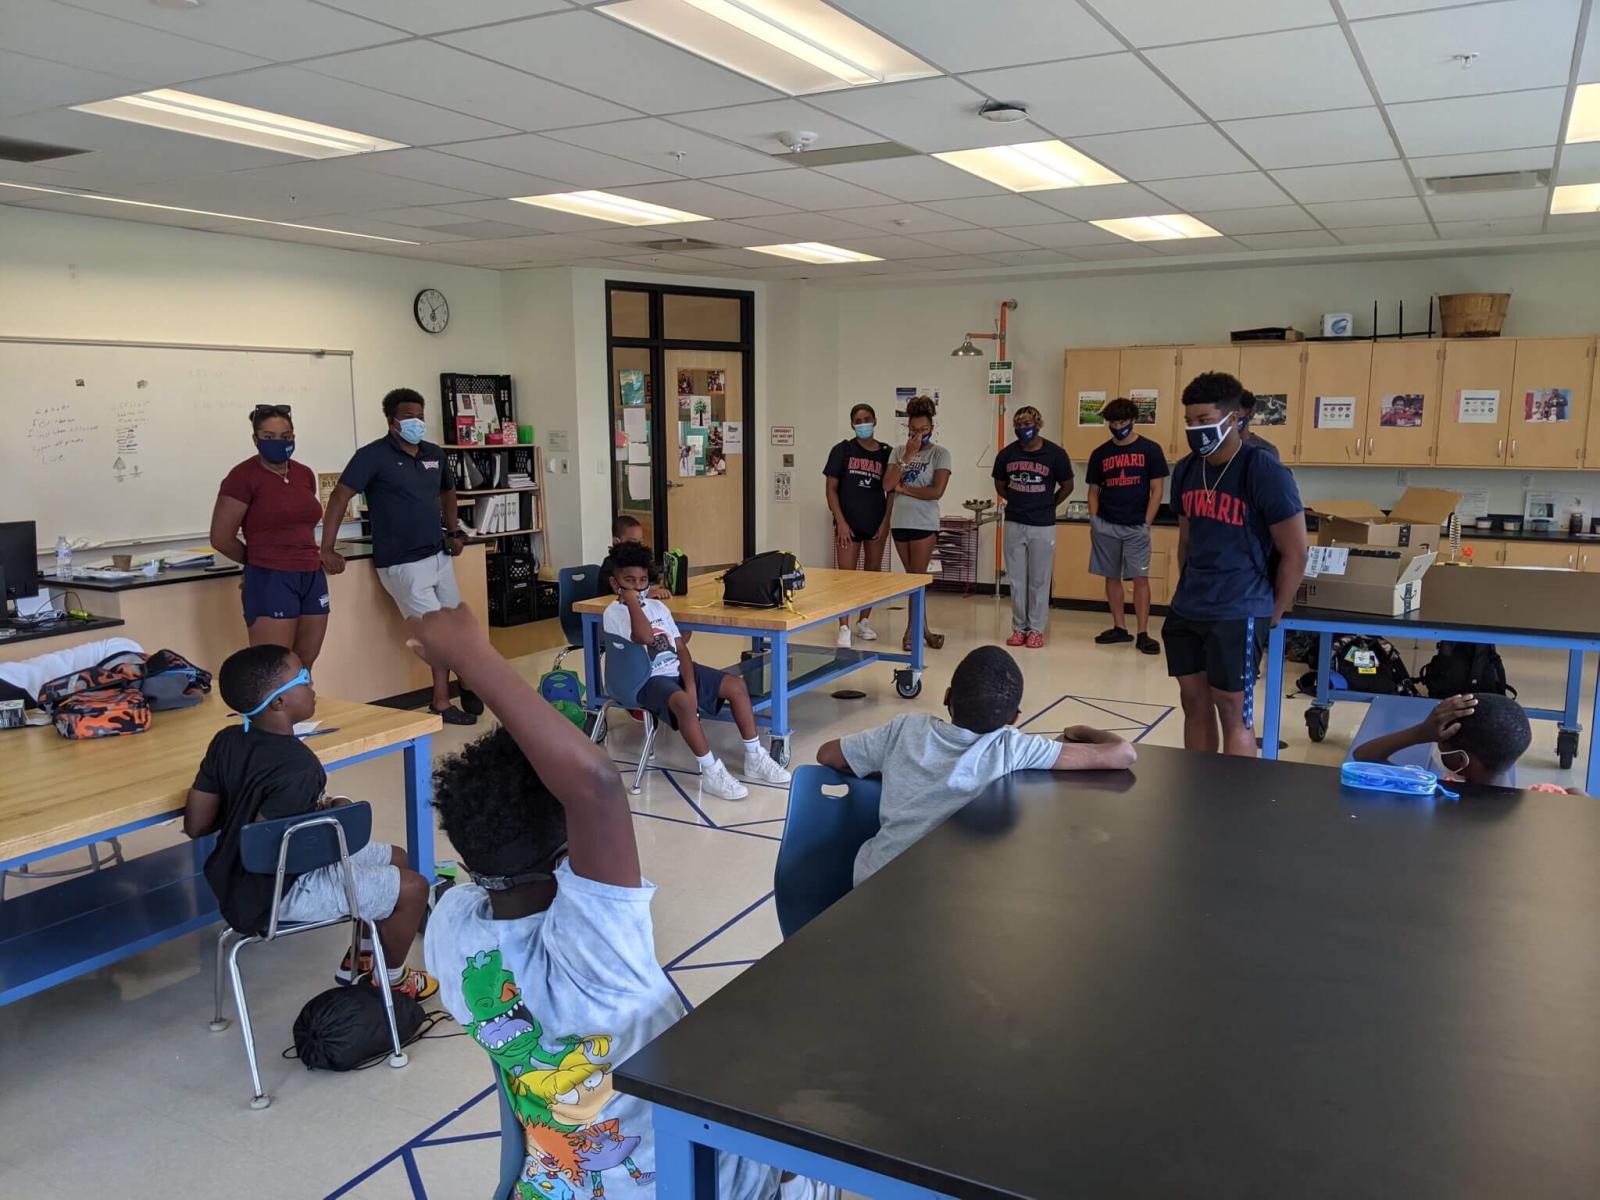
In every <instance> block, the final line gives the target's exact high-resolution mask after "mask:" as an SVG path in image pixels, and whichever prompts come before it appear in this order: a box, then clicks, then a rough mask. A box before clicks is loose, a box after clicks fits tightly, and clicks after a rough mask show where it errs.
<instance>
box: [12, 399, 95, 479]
mask: <svg viewBox="0 0 1600 1200" xmlns="http://www.w3.org/2000/svg"><path fill="white" fill-rule="evenodd" d="M99 428H100V426H99V425H98V424H96V423H95V422H93V421H91V420H89V419H88V418H85V417H83V416H80V415H79V414H78V413H77V412H75V411H74V406H73V405H72V404H69V403H66V402H62V403H60V404H45V405H41V406H40V407H38V408H35V409H34V410H33V416H32V417H31V418H30V419H29V421H28V428H27V432H26V433H25V434H24V435H23V436H24V439H25V440H26V442H27V446H28V452H29V453H30V454H32V455H33V456H35V457H36V458H37V459H38V460H39V463H40V465H41V466H46V467H48V466H51V465H53V464H55V463H59V462H65V461H66V459H67V456H68V455H69V454H71V453H72V451H73V448H74V447H76V446H82V445H83V444H85V443H86V442H87V441H88V440H89V435H90V434H92V433H95V432H97V431H98V430H99Z"/></svg>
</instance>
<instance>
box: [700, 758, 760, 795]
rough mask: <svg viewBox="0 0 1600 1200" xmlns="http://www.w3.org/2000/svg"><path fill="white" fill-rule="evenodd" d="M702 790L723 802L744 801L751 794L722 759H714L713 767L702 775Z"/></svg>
mask: <svg viewBox="0 0 1600 1200" xmlns="http://www.w3.org/2000/svg"><path fill="white" fill-rule="evenodd" d="M700 790H701V791H703V792H710V793H711V794H712V795H713V796H717V797H719V798H720V799H723V800H743V799H744V798H745V797H746V796H748V795H749V794H750V789H749V788H747V787H745V785H744V784H742V783H740V782H739V781H738V780H737V779H735V778H734V777H733V776H732V775H731V774H730V773H729V772H728V768H727V767H725V766H723V765H722V760H721V759H720V758H718V759H713V760H712V763H711V766H710V767H709V768H708V769H707V770H705V771H702V772H701V773H700Z"/></svg>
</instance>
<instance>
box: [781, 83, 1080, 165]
mask: <svg viewBox="0 0 1600 1200" xmlns="http://www.w3.org/2000/svg"><path fill="white" fill-rule="evenodd" d="M807 102H808V103H810V104H813V105H815V106H816V107H818V108H822V109H825V110H826V111H828V112H831V113H833V114H834V115H835V116H837V117H842V118H844V119H845V120H846V121H850V122H852V123H854V124H856V125H860V126H861V127H863V128H864V129H870V130H872V131H873V132H874V133H877V134H879V135H880V136H882V137H885V138H888V139H890V140H891V141H896V142H900V143H901V144H902V145H906V146H910V147H911V148H912V149H914V150H924V151H934V150H975V149H977V148H978V147H980V146H1007V145H1014V144H1015V143H1017V142H1038V141H1044V140H1046V139H1047V138H1049V136H1050V135H1049V134H1048V133H1047V132H1045V131H1044V130H1043V129H1040V128H1039V126H1037V125H1035V124H1033V123H1031V122H1028V121H1018V122H1017V123H1015V124H1013V125H1005V124H997V123H995V122H994V121H986V120H984V119H983V118H982V117H980V116H979V115H978V109H979V107H980V106H981V105H982V104H983V102H984V97H983V96H982V95H981V94H979V93H978V92H977V91H974V90H973V89H972V88H970V87H968V86H967V85H966V84H964V83H961V82H960V81H959V80H956V79H951V78H949V77H948V76H940V77H939V78H937V79H916V80H912V81H911V82H909V83H889V84H883V85H881V86H879V87H860V88H850V89H848V90H846V91H841V92H825V93H822V94H821V95H816V96H810V97H808V98H807Z"/></svg>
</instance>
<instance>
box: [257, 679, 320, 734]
mask: <svg viewBox="0 0 1600 1200" xmlns="http://www.w3.org/2000/svg"><path fill="white" fill-rule="evenodd" d="M310 686H311V671H310V669H309V668H308V667H301V668H300V673H299V674H298V675H296V676H295V677H294V678H293V679H291V680H289V682H288V683H286V684H284V685H283V686H282V687H280V688H274V689H273V690H272V691H270V692H268V693H267V698H266V699H265V700H263V701H262V702H261V703H260V704H258V705H256V706H255V707H254V708H252V709H251V710H250V711H249V712H247V713H240V714H239V715H240V716H241V717H243V718H244V728H245V732H246V733H248V732H249V731H250V718H251V717H259V716H260V715H261V714H262V713H264V712H266V711H267V706H268V705H269V704H271V703H272V702H273V701H274V700H276V699H277V698H278V697H279V696H281V695H283V694H284V693H285V692H287V691H292V690H293V689H295V688H297V687H310Z"/></svg>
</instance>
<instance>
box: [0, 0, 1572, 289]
mask: <svg viewBox="0 0 1600 1200" xmlns="http://www.w3.org/2000/svg"><path fill="white" fill-rule="evenodd" d="M601 2H602V3H603V2H604V0H601ZM830 2H831V3H832V4H833V6H834V7H836V8H838V9H841V10H842V11H844V12H846V13H848V14H850V15H851V16H853V17H855V18H856V19H857V20H859V21H861V22H862V23H864V24H866V25H868V26H871V27H872V28H873V29H875V30H877V31H878V32H879V33H881V34H883V35H884V36H886V37H888V38H889V39H891V40H892V41H894V42H896V43H898V44H900V45H901V46H903V47H904V48H906V49H907V50H909V51H910V52H911V53H913V54H915V55H917V56H919V57H920V58H922V59H923V60H925V61H926V62H928V63H930V64H932V65H933V66H934V67H935V68H937V69H938V70H939V71H940V72H941V73H940V74H939V75H937V76H934V77H931V78H928V79H921V80H916V81H913V82H906V83H896V84H887V85H882V86H876V87H868V88H852V89H848V90H844V91H836V92H829V93H824V94H820V95H812V96H801V97H788V96H785V95H783V94H781V93H779V92H776V91H774V90H773V89H771V88H769V87H767V86H765V85H762V84H759V83H756V82H754V81H752V80H750V79H747V78H745V77H744V76H742V75H739V74H737V73H735V72H733V71H730V70H727V69H726V68H723V67H720V66H717V65H715V64H712V63H709V62H707V61H705V60H703V59H700V58H697V57H696V56H694V55H692V54H690V53H687V52H685V51H683V50H680V49H678V48H676V47H674V46H670V45H667V44H666V43H664V42H661V41H659V40H656V39H654V38H652V37H650V36H649V35H647V34H644V33H642V32H640V31H637V30H635V29H633V28H631V27H629V26H625V25H622V24H620V23H619V22H616V21H613V20H610V19H608V18H606V17H605V16H603V15H601V14H600V13H598V12H596V11H594V8H595V7H596V5H595V4H594V3H593V2H592V0H590V2H587V3H586V2H580V0H445V2H444V3H439V2H438V0H428V2H424V0H271V3H267V2H265V0H204V2H203V3H202V4H201V5H200V6H199V7H198V8H194V9H191V10H188V11H177V10H174V9H172V8H167V7H159V6H157V5H156V4H155V3H152V2H151V0H0V137H11V138H22V139H29V140H36V141H44V142H52V143H59V144H66V145H71V146H76V147H83V148H85V149H87V150H88V151H89V152H88V153H85V154H82V155H78V156H76V157H72V158H65V159H59V160H54V161H51V162H47V163H40V164H36V165H28V164H20V163H12V162H4V161H0V182H12V183H20V184H32V185H35V186H40V187H51V188H62V189H67V190H69V191H72V192H74V193H81V194H74V195H58V194H53V193H45V192H27V191H18V190H14V189H6V188H0V203H4V204H17V205H21V206H25V207H33V208H42V209H54V210H59V211H64V212H78V213H93V214H97V215H102V216H111V217H117V218H119V219H126V220H138V221H150V222H155V223H159V224H164V225H180V226H191V227H193V228H199V229H211V230H226V231H228V232H234V233H241V234H247V235H251V236H260V237H269V238H281V239H284V240H289V241H304V242H309V243H313V244H318V245H344V246H348V247H350V248H354V249H364V250H373V251H376V252H380V253H388V254H398V255H404V256H408V257H415V258H422V259H429V260H434V261H438V262H451V263H462V264H467V265H473V266H486V267H514V266H519V265H524V264H537V265H556V264H582V265H587V266H596V265H600V266H604V265H608V264H614V265H616V266H617V267H618V268H622V267H639V266H649V267H652V268H654V269H657V270H681V271H685V272H689V273H693V274H711V275H723V276H728V277H732V278H740V277H748V278H755V279H761V278H773V279H782V278H797V277H805V276H809V277H812V278H819V279H828V278H833V279H852V278H858V277H862V276H866V277H870V276H875V275H886V276H893V277H895V278H897V279H899V278H904V277H909V276H933V275H937V274H940V273H951V272H954V273H959V274H961V275H963V276H965V275H970V274H972V273H981V274H988V275H1002V274H1006V273H1027V272H1061V271H1064V270H1068V271H1069V270H1072V269H1075V268H1077V269H1091V264H1102V263H1106V262H1118V261H1122V260H1132V261H1136V262H1137V263H1139V264H1140V265H1151V264H1155V265H1159V264H1160V263H1162V262H1174V261H1177V262H1182V263H1183V264H1184V265H1189V266H1193V265H1196V264H1198V263H1201V262H1204V261H1206V260H1208V259H1210V260H1213V261H1250V260H1251V259H1254V258H1260V259H1263V260H1281V259H1283V258H1285V257H1292V256H1304V255H1307V254H1315V255H1318V256H1327V255H1331V256H1354V255H1357V254H1362V253H1366V252H1368V251H1369V249H1370V248H1371V247H1375V246H1381V247H1384V248H1385V252H1415V251H1416V244H1417V243H1438V244H1439V247H1440V249H1441V251H1442V250H1443V249H1444V246H1445V244H1446V243H1449V244H1451V248H1453V249H1454V248H1459V246H1460V244H1462V243H1470V244H1473V245H1519V244H1525V245H1530V246H1533V245H1538V244H1541V243H1542V242H1555V241H1558V240H1560V241H1570V240H1572V239H1574V238H1580V239H1581V238H1587V239H1593V240H1597V241H1600V219H1588V218H1585V219H1552V218H1548V217H1546V216H1545V213H1546V212H1547V211H1548V208H1549V195H1548V191H1547V190H1545V189H1535V190H1522V191H1500V192H1486V193H1479V194H1471V195H1455V196H1430V195H1428V194H1426V192H1425V191H1424V189H1423V187H1422V186H1421V184H1420V183H1419V180H1420V179H1422V178H1424V177H1426V176H1431V175H1440V174H1466V173H1475V172H1488V171H1509V170H1529V169H1549V170H1552V171H1554V172H1557V173H1558V176H1557V178H1558V180H1559V182H1563V183H1569V182H1597V181H1600V144H1596V145H1593V146H1577V147H1562V146H1561V145H1560V142H1561V134H1562V121H1563V119H1564V115H1565V113H1566V111H1567V107H1568V105H1569V103H1570V100H1571V95H1572V89H1573V87H1574V86H1575V85H1576V84H1577V83H1580V82H1589V81H1600V34H1597V33H1596V32H1595V30H1594V21H1593V18H1592V17H1591V13H1590V4H1591V3H1592V2H1593V0H1473V2H1469V3H1459V2H1458V3H1441V2H1438V0H1271V2H1268V0H1204V2H1203V3H1196V2H1195V0H830ZM1461 54H1471V55H1476V57H1475V58H1473V59H1472V60H1471V62H1470V65H1469V66H1465V67H1463V66H1462V65H1461V63H1460V62H1459V61H1457V60H1456V59H1454V58H1453V57H1452V56H1454V55H1461ZM153 87H177V88H182V89H184V90H188V91H192V92H196V93H200V94H203V95H207V96H212V97H216V98H220V99H225V100H230V101H234V102H237V103H242V104H249V105H253V106H256V107H259V108H265V109H270V110H272V111H275V112H281V113H287V114H291V115H293V116H297V117H302V118H306V119H309V120H314V121H320V122H324V123H327V124H331V125H337V126H341V127H345V128H349V129H354V130H358V131H360V132H363V133H368V134H373V135H376V136H379V137H383V138H388V139H391V140H394V141H399V142H404V143H406V144H407V145H408V146H409V147H411V148H410V149H404V150H396V151H390V152H386V153H381V154H372V155H363V156H359V157H350V158H342V159H331V160H325V161H315V162H313V161H307V160H304V159H300V158H296V157H292V156H287V155H281V154H277V153H273V152H271V151H264V150H255V149H250V148H246V147H240V146H234V145H230V144H228V143H224V142H217V141H211V140H208V139H203V138H196V137H189V136H185V135H182V134H177V133H171V132H166V131H163V130H158V129H150V128H145V127H142V126H136V125H129V124H125V123H122V122H116V121H110V120H106V119H104V118H101V117H96V116H91V115H87V114H83V113H78V112H74V111H72V110H71V108H70V107H69V106H71V105H73V104H81V103H85V102H88V101H91V100H99V99H105V98H108V97H112V96H117V95H122V94H126V93H128V92H132V91H139V90H145V89H148V88H153ZM986 99H994V100H1004V101H1010V102H1017V103H1022V104H1025V105H1026V106H1027V107H1028V112H1029V119H1028V120H1027V121H1025V122H1022V123H1018V124H1013V125H1003V124H995V123H991V122H988V121H985V120H982V119H981V118H979V116H978V115H977V114H978V107H979V105H980V104H982V103H983V102H984V101H985V100H986ZM799 129H804V130H811V131H814V132H815V133H816V134H817V141H816V143H815V146H814V148H815V149H822V150H828V149H836V148H839V147H843V146H856V145H866V144H871V143H877V142H884V141H894V142H899V143H902V144H904V145H905V146H908V147H910V148H912V149H913V150H915V151H916V152H917V153H916V154H914V155H911V156H908V157H899V158H890V159H885V160H880V161H872V162H861V163H847V164H840V165H834V166H820V167H807V166H796V165H794V164H793V163H791V162H789V161H786V160H783V159H780V158H777V157H775V156H776V155H780V154H782V153H784V148H783V146H782V145H780V143H779V141H778V138H777V136H776V135H777V134H778V132H779V131H781V130H799ZM1055 137H1059V138H1063V139H1066V140H1069V141H1070V142H1071V143H1072V144H1073V145H1074V146H1076V147H1078V148H1079V149H1080V150H1082V151H1083V152H1084V153H1086V154H1089V155H1091V156H1093V157H1094V158H1096V159H1098V160H1100V161H1101V162H1103V163H1104V164H1105V165H1107V166H1109V167H1111V168H1112V169H1113V170H1115V171H1117V172H1118V173H1119V174H1121V175H1123V176H1124V177H1125V178H1127V179H1128V180H1129V181H1130V182H1128V183H1126V184H1116V185H1111V186H1107V187H1098V188H1074V189H1063V190H1058V191H1047V192H1034V193H1029V194H1027V195H1015V194H1012V193H1010V192H1007V191H1004V190H1003V189H1000V188H998V187H995V186H994V185H992V184H989V183H987V182H985V181H984V180H982V179H979V178H977V177H976V176H973V175H969V174H967V173H966V172H963V171H959V170H957V169H955V168H953V167H950V166H947V165H946V164H944V163H942V162H939V161H938V160H936V159H933V158H932V157H930V155H931V153H933V152H935V151H940V150H955V149H968V148H971V147H975V146H982V145H995V144H1001V143H1009V142H1020V141H1028V140H1038V139H1044V138H1055ZM583 188H605V189H608V190H614V191H617V192H620V193H622V194H624V195H628V196H633V197H637V198H639V199H641V200H648V201H652V202H655V203H659V204H665V205H669V206H671V207H674V208H681V209H687V210H689V211H692V212H697V213H700V214H702V215H704V216H707V217H711V218H714V219H713V220H710V221H706V222H700V223H696V224H693V225H682V226H654V227H647V228H626V227H620V226H616V225H611V224H607V223H604V222H598V221H592V220H588V219H585V218H583V217H574V216H570V215H567V214H563V213H557V212H553V211H549V210H545V209H539V208H533V207H530V206H527V205H521V204H516V203H513V202H511V201H510V199H509V197H512V196H521V195H529V194H534V193H539V192H550V191H569V190H575V189H583ZM85 194H87V195H93V194H101V195H106V196H116V197H122V198H126V199H133V200H142V201H147V202H150V203H154V204H165V205H174V206H181V207H184V208H194V209H205V210H209V211H208V214H189V213H179V212H172V211H168V210H164V209H140V208H129V207H126V206H115V205H107V204H105V203H103V202H99V201H95V200H92V199H86V198H84V195H85ZM1173 211H1183V212H1190V213H1194V214H1195V215H1197V216H1199V217H1200V218H1201V219H1202V220H1205V221H1206V222H1208V223H1209V224H1211V225H1212V226H1214V227H1215V228H1216V229H1218V230H1220V231H1221V232H1222V233H1223V234H1224V235H1225V236H1224V237H1222V238H1216V239H1206V240H1204V241H1197V242H1189V243H1178V242H1174V243H1149V244H1144V245H1134V244H1132V243H1129V242H1125V241H1122V240H1121V239H1118V238H1116V237H1114V236H1112V235H1110V234H1107V233H1104V232H1103V231H1101V230H1099V229H1097V228H1095V227H1094V226H1092V225H1090V224H1088V223H1087V222H1089V221H1092V220H1097V219H1101V218H1107V217H1127V216H1142V215H1151V214H1158V213H1164V212H1173ZM223 213H227V214H236V215H239V216H247V217H255V218H261V219H265V220H272V221H292V222H300V223H306V224H313V225H318V226H322V227H324V228H325V229H330V230H345V231H349V232H353V233H366V234H372V235H375V236H379V237H392V238H399V239H404V240H408V241H414V242H417V243H419V244H417V245H414V246H409V245H400V244H391V243H382V242H363V241H361V240H358V239H345V238H340V237H338V236H335V235H330V234H328V233H325V232H317V231H313V230H301V229H291V228H285V227H281V226H275V225H259V224H247V223H244V222H238V221H229V220H227V219H226V218H225V217H222V216H218V215H215V214H223ZM680 234H681V235H683V236H687V237H692V238H696V239H700V240H703V241H706V242H711V243H714V247H713V248H711V249H702V250H699V251H695V252H693V253H688V254H679V253H658V252H656V251H654V250H652V249H651V248H649V247H647V246H644V245H643V243H645V242H649V241H655V240H658V239H662V238H668V237H673V236H677V235H680ZM780 240H794V241H802V240H803V241H811V240H820V241H828V242H833V243H836V244H838V245H841V246H846V247H849V248H852V249H856V250H860V251H862V252H864V253H868V254H874V255H878V256H880V257H881V258H883V259H884V260H885V261H883V262H881V263H866V264H858V265H849V266H841V267H836V268H835V267H830V268H818V267H808V266H805V265H803V264H794V263H780V262H777V261H776V260H772V259H769V258H768V257H766V256H764V255H759V254H754V253H751V252H750V251H748V250H746V249H744V247H746V246H751V245H759V244H763V243H769V242H773V241H780Z"/></svg>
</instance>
